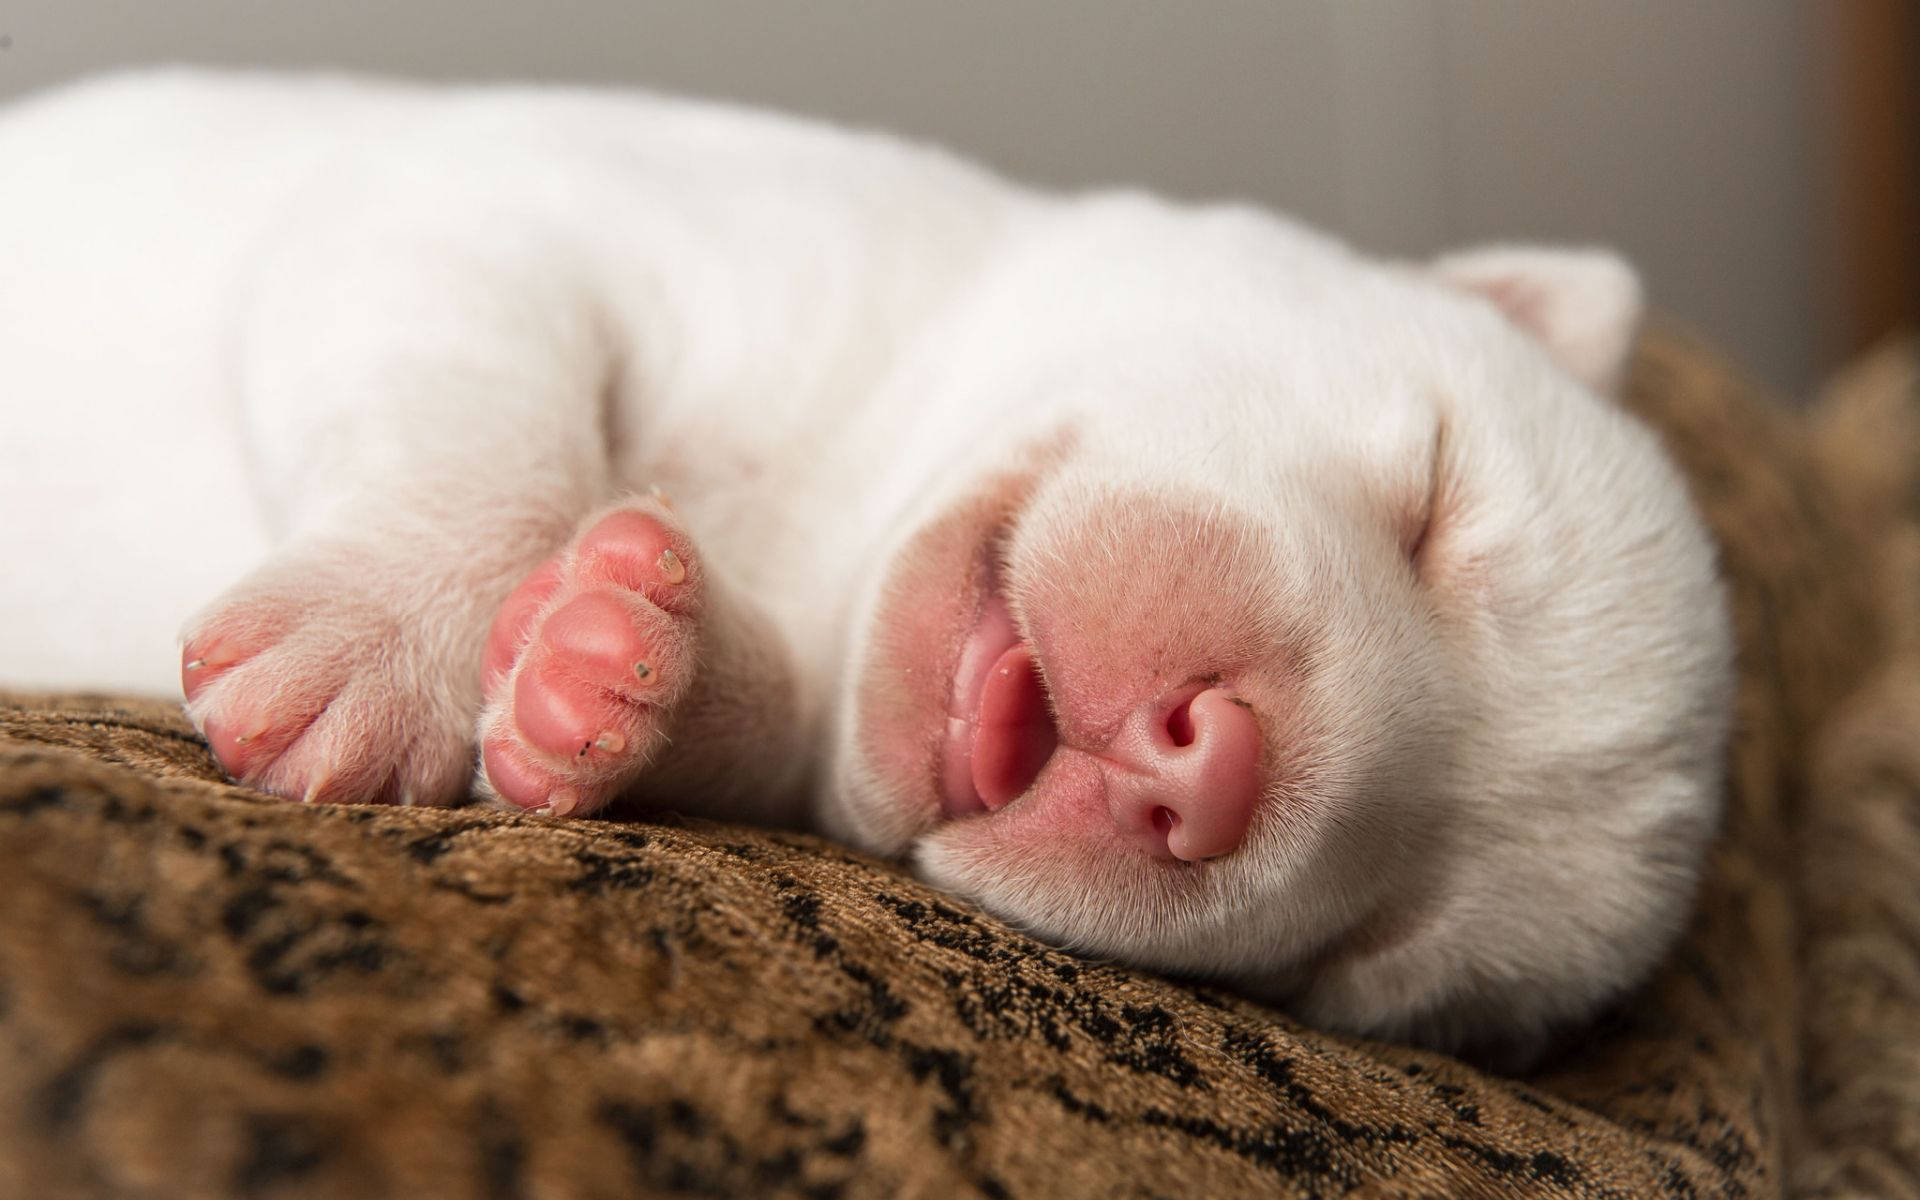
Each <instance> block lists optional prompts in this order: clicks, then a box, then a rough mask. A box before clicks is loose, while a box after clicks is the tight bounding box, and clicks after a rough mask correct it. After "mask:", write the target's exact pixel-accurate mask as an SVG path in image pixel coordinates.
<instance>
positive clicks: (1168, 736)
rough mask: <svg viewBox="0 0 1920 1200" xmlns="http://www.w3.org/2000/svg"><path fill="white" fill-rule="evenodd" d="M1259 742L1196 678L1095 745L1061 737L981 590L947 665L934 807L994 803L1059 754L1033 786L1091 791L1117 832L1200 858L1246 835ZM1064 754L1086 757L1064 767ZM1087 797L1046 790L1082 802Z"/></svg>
mask: <svg viewBox="0 0 1920 1200" xmlns="http://www.w3.org/2000/svg"><path fill="white" fill-rule="evenodd" d="M1260 745H1261V733H1260V727H1259V724H1258V722H1257V721H1256V720H1255V719H1254V717H1253V714H1252V712H1251V711H1250V710H1249V709H1248V708H1247V707H1246V705H1245V704H1244V702H1242V701H1240V700H1239V699H1237V698H1236V697H1235V696H1233V695H1232V694H1231V693H1230V692H1228V691H1227V690H1225V689H1223V688H1221V687H1215V686H1208V685H1206V684H1202V683H1192V684H1185V685H1182V686H1179V687H1176V688H1173V689H1172V690H1170V691H1168V692H1165V693H1163V694H1161V695H1159V696H1155V697H1153V698H1152V699H1150V700H1148V701H1146V702H1145V703H1144V704H1142V705H1140V706H1139V707H1137V708H1135V709H1134V710H1133V711H1132V712H1131V713H1130V714H1128V715H1127V717H1126V718H1125V720H1124V721H1123V722H1122V724H1121V727H1120V729H1119V730H1118V731H1117V733H1116V734H1115V735H1114V736H1113V737H1112V738H1111V739H1108V740H1106V741H1105V742H1104V744H1102V745H1098V746H1093V745H1088V744H1072V743H1070V742H1064V741H1063V740H1062V735H1061V731H1060V730H1059V729H1058V728H1057V727H1056V724H1055V722H1054V719H1053V716H1052V713H1051V711H1050V709H1049V706H1048V697H1047V693H1046V688H1045V683H1044V680H1043V673H1042V671H1041V668H1040V664H1039V662H1038V661H1037V659H1036V658H1035V655H1034V650H1033V647H1032V646H1031V645H1030V644H1029V643H1027V642H1026V641H1024V640H1023V639H1021V637H1020V635H1019V632H1018V630H1017V629H1016V627H1015V625H1014V621H1013V618H1012V615H1011V614H1010V613H1009V611H1008V609H1007V606H1006V603H1005V602H1004V601H1003V600H1001V599H1000V597H999V596H997V595H992V594H989V596H988V597H987V601H986V605H985V609H984V611H983V612H982V614H981V617H980V620H979V622H978V624H977V625H976V626H975V628H974V630H973V632H972V633H971V635H969V637H968V638H967V641H966V643H965V645H964V646H963V648H962V650H961V653H960V660H959V663H958V664H957V666H956V668H955V674H954V680H953V692H952V698H951V700H950V702H949V707H948V716H947V726H946V737H945V741H944V744H943V746H942V749H941V774H940V785H941V808H942V810H943V812H944V813H945V815H946V816H947V817H949V818H959V817H966V816H971V815H975V814H980V813H997V812H999V811H1000V810H1001V809H1003V808H1005V807H1006V806H1007V805H1008V804H1010V803H1012V802H1014V801H1015V800H1018V799H1019V798H1020V797H1021V796H1023V795H1025V794H1027V793H1028V792H1029V791H1032V790H1035V788H1036V784H1037V783H1038V781H1039V780H1040V777H1041V775H1042V773H1043V772H1045V771H1046V770H1047V769H1048V767H1049V766H1050V765H1052V764H1054V763H1055V762H1056V760H1057V761H1058V762H1060V764H1061V767H1062V769H1059V770H1055V771H1054V772H1053V774H1052V775H1051V776H1050V777H1049V783H1050V785H1051V786H1049V787H1047V788H1042V789H1039V791H1040V792H1049V793H1050V792H1057V791H1059V790H1061V789H1062V788H1066V789H1068V790H1072V791H1075V792H1093V791H1097V792H1098V793H1099V794H1100V798H1102V799H1104V802H1105V809H1106V814H1107V816H1108V819H1109V820H1110V821H1111V823H1112V827H1113V830H1114V831H1115V832H1116V833H1117V834H1119V835H1120V836H1121V837H1122V838H1123V839H1124V840H1125V841H1127V842H1129V843H1131V844H1133V845H1135V846H1137V847H1139V848H1140V849H1141V850H1143V851H1145V852H1146V853H1147V854H1149V855H1151V856H1152V857H1154V858H1157V859H1178V860H1181V861H1184V862H1199V861H1204V860H1206V859H1210V858H1217V857H1219V856H1221V855H1223V854H1227V853H1230V852H1231V851H1232V850H1234V849H1235V848H1236V847H1238V846H1239V844H1240V842H1241V841H1242V840H1243V839H1244V838H1245V837H1246V834H1247V830H1248V828H1249V827H1250V826H1251V825H1252V822H1253V814H1254V810H1255V808H1256V807H1257V806H1258V803H1259V800H1260V795H1261V791H1262V787H1263V783H1262V780H1261V774H1260ZM1070 761H1073V762H1078V763H1080V765H1081V767H1082V768H1083V769H1080V770H1068V769H1065V768H1066V764H1067V763H1068V762H1070ZM1086 767H1091V770H1087V769H1084V768H1086ZM1036 794H1038V793H1036ZM1091 798H1092V797H1091V796H1088V797H1081V798H1078V799H1077V800H1076V799H1073V798H1069V799H1062V798H1060V797H1057V796H1054V797H1051V802H1052V803H1053V804H1055V805H1062V804H1065V805H1067V806H1069V807H1073V808H1077V809H1079V808H1085V807H1087V804H1086V801H1087V800H1088V799H1091ZM1094 807H1096V808H1097V807H1098V806H1097V805H1096V806H1094Z"/></svg>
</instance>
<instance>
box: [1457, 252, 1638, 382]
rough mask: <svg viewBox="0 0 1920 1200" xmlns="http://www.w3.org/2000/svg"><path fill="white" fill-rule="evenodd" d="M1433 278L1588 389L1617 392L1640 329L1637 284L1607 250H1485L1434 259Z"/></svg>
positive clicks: (1631, 275)
mask: <svg viewBox="0 0 1920 1200" xmlns="http://www.w3.org/2000/svg"><path fill="white" fill-rule="evenodd" d="M1433 272H1434V274H1436V275H1438V276H1439V277H1440V278H1441V279H1442V280H1443V281H1445V282H1447V283H1450V284H1452V285H1453V286H1455V287H1459V288H1464V289H1466V290H1467V291H1470V292H1475V293H1478V294H1479V295H1481V296H1484V297H1485V298H1487V299H1488V300H1491V301H1492V302H1493V304H1494V306H1495V307H1496V308H1498V309H1499V310H1500V311H1501V312H1503V313H1505V314H1506V316H1507V319H1508V320H1509V321H1512V322H1513V323H1514V324H1515V325H1518V326H1519V327H1520V328H1521V329H1523V330H1525V331H1526V332H1527V333H1530V334H1532V335H1533V336H1534V337H1535V338H1538V339H1539V340H1540V342H1541V343H1542V344H1543V345H1545V346H1546V348H1547V352H1548V353H1549V354H1551V355H1553V357H1554V358H1555V359H1556V360H1557V361H1558V362H1559V363H1560V365H1561V366H1563V367H1565V368H1566V369H1567V370H1568V371H1569V372H1571V373H1572V374H1573V375H1574V377H1575V378H1577V379H1580V380H1581V381H1583V382H1584V383H1586V384H1587V385H1588V386H1589V387H1591V388H1593V389H1594V390H1596V391H1599V392H1601V393H1604V394H1606V395H1612V394H1613V393H1614V392H1615V391H1616V390H1617V389H1618V388H1619V386H1620V380H1621V376H1622V374H1623V373H1624V371H1625V368H1626V364H1627V355H1628V354H1629V353H1630V352H1631V351H1632V349H1633V336H1634V333H1635V332H1636V331H1637V330H1638V328H1639V325H1640V310H1641V304H1640V279H1639V277H1638V276H1637V275H1635V274H1634V271H1633V268H1632V267H1629V266H1628V265H1627V264H1626V263H1625V262H1624V261H1623V260H1622V259H1621V258H1620V257H1619V256H1618V255H1615V254H1612V253H1610V252H1608V251H1605V250H1560V249H1549V248H1546V247H1543V246H1486V247H1480V248H1476V249H1473V250H1463V251H1461V252H1459V253H1457V254H1449V255H1446V256H1444V257H1442V258H1439V259H1436V260H1435V261H1434V263H1433Z"/></svg>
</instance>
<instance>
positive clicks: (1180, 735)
mask: <svg viewBox="0 0 1920 1200" xmlns="http://www.w3.org/2000/svg"><path fill="white" fill-rule="evenodd" d="M1167 736H1168V737H1170V738H1172V739H1173V744H1174V745H1176V746H1191V745H1193V702H1192V701H1191V700H1189V701H1188V702H1187V703H1185V704H1181V705H1176V706H1175V707H1174V710H1173V711H1172V712H1170V713H1168V714H1167Z"/></svg>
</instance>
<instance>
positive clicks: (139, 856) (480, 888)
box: [0, 337, 1920, 1200]
mask: <svg viewBox="0 0 1920 1200" xmlns="http://www.w3.org/2000/svg"><path fill="white" fill-rule="evenodd" d="M1884 361H1885V363H1891V364H1893V365H1892V366H1883V369H1881V371H1880V374H1879V375H1878V376H1874V377H1873V379H1868V380H1866V381H1865V382H1862V381H1861V380H1859V379H1856V380H1854V381H1853V383H1852V384H1851V385H1850V386H1846V387H1842V388H1840V389H1837V390H1836V393H1835V394H1834V395H1833V396H1832V397H1830V398H1829V399H1828V400H1827V401H1826V402H1825V405H1824V409H1823V411H1821V412H1820V413H1819V420H1818V422H1816V424H1817V428H1814V429H1812V430H1810V429H1809V427H1808V423H1807V422H1803V421H1802V420H1801V419H1800V418H1798V417H1797V416H1795V415H1792V414H1789V413H1787V412H1785V411H1784V410H1780V409H1777V408H1774V407H1771V406H1769V405H1768V404H1766V403H1765V402H1764V401H1763V400H1759V399H1756V398H1755V396H1754V395H1753V394H1752V392H1751V389H1749V388H1747V387H1745V386H1744V385H1742V384H1741V383H1740V382H1739V381H1738V380H1737V379H1736V378H1735V377H1733V376H1732V375H1730V374H1729V373H1728V372H1727V371H1726V370H1725V369H1724V368H1723V367H1721V366H1719V365H1717V364H1716V363H1714V362H1713V361H1712V360H1711V359H1710V358H1709V357H1708V356H1706V355H1705V354H1704V353H1703V352H1702V351H1701V350H1699V349H1698V348H1697V347H1694V346H1690V345H1688V344H1686V343H1684V342H1683V341H1680V340H1678V339H1675V338H1672V337H1659V338H1650V339H1648V341H1647V344H1646V345H1645V347H1644V348H1643V351H1642V354H1641V357H1640V361H1639V364H1638V368H1637V371H1636V374H1635V377H1634V380H1633V384H1632V387H1631V393H1632V403H1633V404H1634V406H1635V407H1636V408H1637V409H1638V410H1639V411H1641V412H1642V413H1644V414H1645V415H1646V416H1647V417H1648V418H1649V419H1650V420H1651V421H1653V423H1654V424H1656V425H1657V426H1658V427H1659V428H1661V429H1662V430H1663V431H1664V432H1665V434H1666V435H1667V437H1668V440H1669V442H1670V444H1671V445H1672V447H1673V449H1674V451H1675V453H1676V454H1677V455H1678V457H1679V458H1680V460H1681V461H1682V463H1683V464H1684V465H1685V467H1686V469H1687V471H1688V473H1689V475H1690V476H1691V477H1692V478H1693V480H1694V481H1695V484H1696V489H1697V495H1698V498H1699V500H1700V503H1701V505H1702V507H1703V508H1704V509H1705V511H1706V512H1707V514H1708V516H1709V519H1710V520H1711V521H1712V523H1713V524H1714V526H1715V528H1716V529H1717V530H1718V532H1719V535H1720V538H1721V541H1722V544H1723V546H1724V553H1725V562H1726V568H1727V571H1728V574H1729V576H1730V578H1731V579H1732V581H1733V593H1734V601H1735V605H1736V612H1737V618H1738V627H1739V634H1740V639H1741V647H1742V656H1743V658H1742V668H1743V680H1744V682H1743V686H1742V690H1741V693H1740V701H1739V703H1740V712H1739V726H1740V728H1739V733H1738V740H1737V743H1736V746H1735V748H1734V751H1733V763H1734V784H1733V795H1732V801H1731V804H1730V812H1729V819H1728V827H1727V830H1726V833H1725V836H1724V838H1723V839H1722V843H1721V846H1720V848H1719V849H1718V851H1717V852H1716V855H1715V858H1714V862H1713V869H1712V873H1711V877H1710V879H1709V880H1708V882H1707V884H1706V886H1705V888H1704V892H1703V897H1702V904H1701V911H1700V915H1699V917H1698V919H1697V921H1696V922H1695V924H1694V927H1693V929H1692V932H1691V933H1690V934H1689V936H1688V937H1687V939H1686V940H1685V942H1684V943H1683V945H1682V946H1681V947H1680V948H1679V949H1678V950H1677V951H1676V952H1675V953H1674V954H1673V955H1672V957H1671V960H1670V961H1669V963H1668V964H1667V966H1666V967H1665V968H1664V969H1663V970H1662V971H1661V972H1660V974H1659V975H1658V977H1657V978H1656V979H1655V981H1654V982H1653V983H1652V984H1651V985H1650V986H1649V987H1648V988H1647V989H1646V990H1645V991H1644V993H1643V994H1642V995H1640V996H1639V997H1637V998H1636V999H1635V1000H1634V1001H1633V1002H1631V1003H1629V1004H1627V1005H1625V1006H1623V1007H1622V1008H1621V1009H1620V1010H1619V1011H1618V1012H1615V1013H1613V1014H1611V1015H1610V1016H1609V1017H1608V1018H1606V1019H1605V1020H1604V1021H1602V1022H1601V1024H1600V1025H1599V1027H1597V1028H1596V1029H1594V1030H1592V1031H1591V1032H1590V1033H1589V1034H1588V1035H1587V1036H1586V1037H1584V1038H1583V1039H1582V1040H1581V1041H1580V1042H1579V1044H1578V1045H1576V1046H1574V1047H1573V1048H1572V1049H1571V1050H1570V1051H1569V1052H1568V1053H1567V1054H1565V1055H1563V1056H1562V1057H1560V1058H1559V1059H1557V1060H1556V1061H1554V1062H1553V1063H1550V1064H1549V1065H1547V1066H1545V1067H1543V1068H1542V1069H1540V1070H1539V1071H1537V1072H1536V1073H1535V1074H1534V1075H1533V1076H1531V1077H1529V1078H1527V1079H1525V1080H1523V1081H1515V1080H1509V1079H1502V1078H1498V1077H1494V1076H1489V1075H1485V1074H1482V1073H1480V1072H1477V1071H1475V1070H1473V1069H1471V1068H1469V1067H1467V1066H1464V1065H1462V1064H1460V1063H1458V1062H1454V1061H1451V1060H1449V1059H1446V1058H1444V1057H1441V1056H1438V1055H1434V1054H1429V1053H1424V1052H1419V1051H1414V1050H1408V1049H1405V1048H1401V1047H1395V1046H1386V1045H1378V1044H1372V1043H1366V1042H1361V1041H1357V1040H1354V1039H1348V1038H1338V1037H1331V1036H1328V1035H1325V1034H1321V1033H1316V1032H1313V1031H1310V1030H1306V1029H1303V1028H1302V1027H1300V1026H1298V1025H1296V1024H1294V1023H1293V1022H1291V1021H1289V1020H1288V1019H1287V1018H1286V1017H1285V1016H1283V1015H1281V1014H1279V1013H1276V1012H1273V1011H1271V1010H1269V1009H1265V1008H1262V1007H1260V1006H1258V1005H1254V1004H1251V1003H1248V1002H1245V1001H1242V1000H1238V999H1235V998H1233V997H1230V996H1226V995H1223V994H1220V993H1217V992H1215V991H1212V990H1209V989H1206V988H1198V987H1193V986H1188V985H1184V984H1181V983H1177V982H1170V981H1167V980H1164V979H1159V978H1155V977H1152V976H1149V975H1144V974H1140V973H1137V972H1133V971H1128V970H1123V969H1120V968H1116V967H1112V966H1108V965H1102V964H1095V963H1089V962H1086V961H1082V960H1078V959H1074V958H1071V957H1069V956H1067V955H1064V954H1060V953H1057V952H1055V951H1052V950H1049V949H1047V948H1046V947H1044V946H1041V945H1039V944H1038V943H1035V942H1033V941H1031V940H1030V939H1028V938H1026V937H1024V936H1021V935H1020V934H1017V933H1015V932H1012V931H1010V930H1009V929H1007V928H1006V927H1004V926H1002V925H1001V924H999V923H998V922H996V921H994V920H993V919H991V918H989V917H986V916H984V915H982V914H980V913H979V912H977V911H976V910H974V909H972V908H970V907H968V906H967V905H965V904H962V903H958V902H956V901H953V900H951V899H948V898H945V897H942V896H940V895H939V894H937V893H934V892H931V891H929V890H927V889H926V888H923V887H921V886H920V885H918V884H916V883H914V882H913V881H912V880H910V879H909V878H907V877H906V876H904V875H903V874H901V873H900V872H899V871H898V870H896V869H894V868H892V867H890V866H887V865H885V864H882V863H877V862H874V861H871V860H868V859H866V858H863V857H860V856H858V855H855V854H851V853H849V852H847V851H844V850H842V849H840V848H837V847H835V846H832V845H829V844H826V843H824V842H821V841H818V840H816V839H812V838H807V837H801V836H795V835H786V834H770V833H766V832H761V831H755V830H747V829H740V828H732V827H726V826H719V825H713V824H708V823H703V822H698V821H690V820H689V821H685V822H672V821H666V822H660V823H649V824H635V825H616V824H611V823H603V822H555V821H549V820H545V819H540V818H530V817H516V816H507V815H499V814H492V813H486V812H480V811H476V810H451V811H423V810H400V809H372V808H362V809H348V808H332V807H324V806H315V807H303V806H299V805H292V804H286V803H282V802H279V801H274V800H269V799H266V798H264V797H261V796H259V795H256V794H253V793H251V792H249V791H247V790H246V789H243V788H239V787H235V786H231V785H228V784H225V783H223V782H222V781H221V779H220V776H219V774H218V772H217V771H216V769H215V768H214V766H213V764H212V762H211V760H210V759H209V758H208V756H207V753H206V750H205V747H204V745H203V744H202V743H201V742H200V741H199V739H198V738H196V737H195V736H194V735H193V734H192V732H191V730H190V729H189V728H188V726H187V725H186V724H185V722H184V721H183V720H182V719H181V718H180V716H179V715H178V713H177V711H176V710H175V708H174V707H173V706H171V705H168V704H161V703H150V702H134V701H124V700H113V699H108V698H99V697H46V696H40V697H12V698H9V699H0V913H3V914H4V920H3V921H0V1196H5V1197H14V1196H21V1197H67V1196H74V1197H94V1196H113V1197H182V1196H229V1195H232V1196H271V1197H282V1196H286V1197H295V1196H325V1197H384V1196H393V1197H417V1196H451V1197H476V1198H489V1200H496V1198H507V1197H528V1198H533V1197H562V1196H595V1197H598V1196H606V1197H616V1196H636V1195H646V1196H656V1195H657V1196H805V1197H835V1196H840V1197H867V1196H871V1197H912V1196H984V1197H1057V1196H1135V1197H1150V1196H1165V1197H1177V1196H1241V1195H1247V1196H1341V1195H1357V1196H1369V1197H1414V1196H1463V1195H1506V1194H1516V1193H1517V1194H1542V1195H1569V1196H1622V1197H1630V1196H1675V1197H1695V1196H1701V1197H1704V1196H1723V1195H1726V1196H1748V1197H1767V1196H1776V1195H1782V1194H1786V1193H1788V1192H1789V1190H1793V1189H1797V1190H1798V1191H1800V1192H1801V1193H1803V1194H1806V1195H1819V1196H1823V1197H1824V1196H1843V1195H1861V1196H1867V1195H1873V1196H1895V1195H1920V1116H1917V1115H1916V1114H1920V1096H1917V1093H1920V1084H1917V1083H1916V1080H1920V1017H1916V1013H1917V1012H1920V884H1916V882H1915V881H1916V879H1920V749H1916V748H1917V747H1920V684H1917V683H1916V680H1920V670H1916V667H1917V666H1920V533H1916V532H1915V531H1914V526H1913V518H1914V513H1915V511H1916V509H1915V506H1914V504H1913V503H1912V501H1913V499H1914V495H1915V493H1914V491H1913V483H1914V471H1913V468H1914V465H1915V462H1916V455H1915V454H1914V453H1912V450H1913V447H1912V446H1911V445H1909V444H1908V443H1905V442H1902V441H1901V440H1900V438H1901V437H1905V436H1908V435H1909V434H1911V433H1912V432H1913V429H1914V428H1916V427H1920V426H1915V425H1914V422H1916V421H1920V397H1916V396H1915V395H1914V394H1913V390H1912V379H1913V372H1912V370H1911V365H1912V363H1913V361H1914V359H1913V355H1912V353H1911V352H1910V351H1902V352H1896V353H1893V354H1892V355H1891V357H1888V358H1886V359H1885V360H1884ZM1903 363H1904V364H1906V367H1907V369H1906V371H1905V373H1904V374H1903V373H1902V371H1901V369H1900V365H1901V364H1903ZM1868 374H1869V375H1871V374H1872V372H1868ZM1874 379H1877V380H1878V381H1879V382H1878V383H1877V384H1875V383H1874V382H1873V380H1874ZM1870 385H1871V386H1870ZM1875 414H1878V417H1876V416H1875ZM1901 421H1906V422H1908V424H1906V425H1902V424H1900V422H1901ZM1890 431H1905V432H1901V433H1899V435H1898V436H1893V434H1892V433H1891V432H1890Z"/></svg>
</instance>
